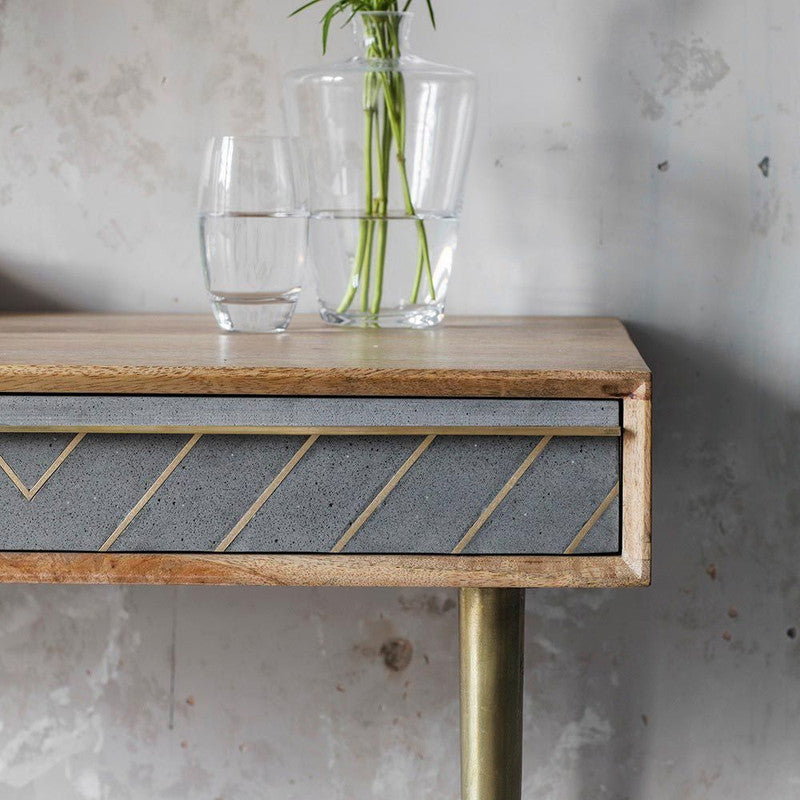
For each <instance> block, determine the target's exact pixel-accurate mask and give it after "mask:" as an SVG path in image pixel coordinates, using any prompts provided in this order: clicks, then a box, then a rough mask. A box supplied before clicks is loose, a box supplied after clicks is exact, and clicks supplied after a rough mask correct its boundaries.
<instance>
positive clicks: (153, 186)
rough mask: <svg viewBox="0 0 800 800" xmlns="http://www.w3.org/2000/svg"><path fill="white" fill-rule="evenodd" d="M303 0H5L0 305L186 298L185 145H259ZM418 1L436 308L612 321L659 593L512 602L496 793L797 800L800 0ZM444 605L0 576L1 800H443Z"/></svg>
mask: <svg viewBox="0 0 800 800" xmlns="http://www.w3.org/2000/svg"><path fill="white" fill-rule="evenodd" d="M417 3H419V6H417ZM299 4H300V3H299V0H294V2H289V0H287V2H286V3H284V2H282V0H281V1H280V2H279V1H278V0H192V2H189V0H116V2H113V3H109V2H103V0H74V2H69V3H66V2H63V1H62V0H6V2H4V3H0V8H2V10H1V11H0V28H2V43H0V308H3V309H13V310H19V309H26V308H27V309H40V308H43V307H47V308H64V309H73V310H81V309H99V310H114V309H123V310H131V311H137V310H171V309H176V310H201V309H204V308H205V307H206V306H205V298H204V295H203V286H202V280H201V277H200V265H199V260H198V247H197V231H196V224H195V219H194V211H195V208H194V205H195V184H196V176H197V172H198V170H199V163H200V154H201V151H202V143H203V140H204V138H205V137H206V136H207V135H210V134H212V133H258V132H266V133H269V132H279V129H280V126H281V123H280V114H279V112H278V109H279V96H278V95H279V82H280V75H281V73H282V72H283V71H284V70H286V69H288V68H290V67H298V66H302V65H304V64H310V63H315V62H316V61H317V60H318V59H319V58H320V55H319V51H320V44H319V29H318V25H317V20H318V18H319V16H320V15H319V14H318V13H316V12H309V15H308V16H306V17H305V18H301V19H295V20H287V19H286V16H287V15H288V13H289V12H290V11H291V10H292V9H293V8H294V7H295V6H297V5H299ZM415 6H416V7H417V18H416V20H415V23H414V31H413V40H414V42H415V44H416V47H417V49H418V52H419V53H420V54H422V55H424V56H427V57H431V58H434V59H437V60H440V61H443V62H449V63H453V64H459V65H462V66H465V67H469V68H472V69H473V70H475V71H476V72H477V74H478V76H479V80H480V110H479V118H478V128H477V131H476V139H475V147H474V152H473V158H472V164H471V171H470V175H469V178H468V181H467V186H466V197H465V207H464V217H463V220H462V225H461V236H460V239H459V247H458V254H457V257H456V263H455V268H454V272H453V278H452V281H451V288H450V291H449V293H448V311H449V312H452V313H474V314H491V313H495V314H601V315H603V314H612V315H617V316H621V317H623V318H624V319H625V321H626V322H627V323H628V324H629V327H630V329H631V331H632V334H633V337H634V339H635V341H636V343H637V344H638V345H639V346H640V348H641V349H642V352H643V354H644V356H645V358H646V360H647V361H648V363H649V364H650V366H651V367H652V368H653V370H654V378H655V380H654V386H655V405H654V414H655V419H654V437H655V439H654V464H653V467H654V470H653V477H654V490H655V496H654V519H653V522H654V525H653V528H654V534H655V536H654V543H653V556H654V564H653V586H652V587H651V588H650V589H645V590H624V591H576V590H565V591H558V590H555V591H554V590H544V591H533V592H529V593H528V598H527V636H526V647H525V655H526V668H525V712H524V733H525V745H524V765H523V769H524V789H523V797H524V798H525V800H578V798H580V799H581V800H587V799H589V800H754V798H768V799H769V800H797V797H798V794H799V793H800V767H799V766H798V758H797V751H798V744H797V743H798V742H799V741H800V578H799V577H798V576H799V574H800V570H799V569H798V564H800V536H798V531H799V530H800V488H799V487H800V401H798V398H800V367H798V358H797V353H798V349H797V348H798V344H797V343H798V341H800V315H799V314H798V307H800V271H798V268H797V262H798V242H799V241H800V240H799V239H798V213H800V181H798V178H797V176H798V175H799V174H800V148H798V130H800V108H798V103H797V97H798V94H797V86H798V85H800V60H799V59H798V55H797V49H798V48H797V43H798V41H800V17H798V13H797V3H796V2H794V0H770V1H769V2H767V3H765V2H762V0H742V1H741V2H737V3H732V2H730V0H704V1H703V2H677V1H676V0H659V2H649V3H648V2H633V0H597V2H594V3H584V2H582V3H577V2H576V3H564V2H557V3H555V2H553V3H531V2H529V0H507V2H506V3H503V4H502V6H500V5H498V4H486V3H466V2H463V0H435V2H434V7H435V9H436V12H437V23H438V25H437V31H436V32H435V33H434V32H432V31H430V30H429V26H428V25H427V23H426V22H425V19H424V3H422V2H421V0H415ZM349 45H350V37H349V35H348V33H347V32H339V31H338V30H336V28H335V26H334V28H333V29H332V32H331V47H332V53H331V55H330V56H329V58H331V59H333V58H338V57H340V56H342V55H344V54H345V52H346V51H348V50H349ZM765 156H769V158H770V168H769V171H768V174H767V175H765V174H764V173H763V172H762V170H761V169H760V168H759V166H758V165H759V164H760V163H763V159H764V158H765ZM301 304H302V305H303V307H304V308H306V309H310V308H313V305H314V303H313V297H312V296H311V295H310V293H306V294H305V295H304V296H303V298H302V299H301ZM289 335H291V333H290V334H289ZM411 335H412V336H413V334H411ZM79 450H80V448H79ZM77 453H78V451H76V453H75V454H73V455H77ZM71 458H72V457H71ZM12 489H13V487H12ZM454 600H455V593H453V592H428V591H424V590H418V591H401V590H391V591H381V590H339V589H334V590H311V589H307V590H299V589H294V590H292V589H224V588H215V589H212V588H207V589H203V588H195V589H182V588H177V589H161V588H128V589H124V588H103V587H94V588H81V587H48V586H41V587H20V586H2V587H0V678H1V679H2V687H3V690H2V692H0V721H1V722H2V728H1V729H0V797H2V800H54V798H58V800H154V798H164V799H165V800H220V798H224V800H233V799H234V798H235V799H236V800H239V799H240V798H246V799H247V800H249V799H250V798H261V797H268V798H270V800H272V799H273V798H280V800H307V799H308V798H312V797H313V798H325V800H353V799H354V798H355V800H406V798H409V797H413V798H415V799H416V798H419V800H456V798H457V797H458V792H459V788H458V734H457V717H456V696H457V673H456V653H457V650H456V613H455V610H454V608H453V601H454ZM398 637H402V638H405V639H407V640H408V641H410V642H411V643H412V644H413V647H414V652H413V657H412V660H411V663H410V665H409V667H408V668H407V669H406V670H405V671H403V672H400V673H395V672H392V671H390V670H389V669H388V668H387V667H386V666H385V664H384V663H383V661H382V660H381V657H380V649H381V647H382V645H383V644H384V643H385V642H386V641H387V640H394V639H395V638H398ZM426 657H427V658H426ZM173 676H174V679H173ZM407 682H409V683H408V685H406V683H407ZM171 686H173V687H174V689H173V690H172V691H170V687H171ZM190 699H191V700H192V702H191V703H189V702H188V701H189V700H190Z"/></svg>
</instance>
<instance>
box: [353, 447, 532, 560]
mask: <svg viewBox="0 0 800 800" xmlns="http://www.w3.org/2000/svg"><path fill="white" fill-rule="evenodd" d="M538 442H539V437H529V436H481V437H471V436H470V437H468V436H438V437H437V438H436V439H434V441H433V443H432V444H431V445H430V447H429V448H428V449H427V451H426V452H425V453H424V454H423V455H422V457H421V458H420V459H419V461H417V463H416V464H415V465H414V466H413V467H412V468H411V470H410V471H409V472H408V473H407V475H406V476H405V478H404V479H403V481H402V482H401V483H400V484H399V485H398V486H397V487H395V489H394V491H393V492H392V493H391V494H390V495H389V496H388V497H387V498H386V500H384V502H383V503H382V504H381V505H380V506H379V507H378V509H377V510H376V511H375V513H374V514H373V515H372V516H371V517H370V519H369V520H368V521H367V523H366V524H365V525H364V527H362V528H361V530H360V531H358V533H357V534H356V535H355V536H354V537H353V538H352V539H351V540H350V542H349V543H348V545H347V547H346V548H345V552H348V553H450V552H451V551H452V550H453V548H454V547H455V546H456V545H457V544H458V542H459V540H460V539H461V537H462V536H463V535H464V533H466V531H467V530H468V529H469V527H470V525H472V523H473V522H474V521H475V519H476V518H477V517H478V515H479V514H480V513H481V511H483V509H484V508H485V507H486V506H487V505H488V504H489V502H490V501H491V500H492V498H493V497H494V496H495V495H496V494H497V492H499V491H500V489H501V488H502V487H503V485H504V484H505V483H506V481H507V480H508V479H509V478H510V477H511V475H512V474H513V473H514V470H516V468H517V467H518V466H519V465H520V463H521V462H522V461H524V460H525V457H526V456H527V455H528V454H529V453H530V452H531V450H532V449H533V448H534V447H535V445H536V444H537V443H538Z"/></svg>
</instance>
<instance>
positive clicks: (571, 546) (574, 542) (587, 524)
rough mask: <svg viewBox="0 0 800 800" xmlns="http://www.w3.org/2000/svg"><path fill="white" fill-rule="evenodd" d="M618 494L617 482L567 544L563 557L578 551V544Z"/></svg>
mask: <svg viewBox="0 0 800 800" xmlns="http://www.w3.org/2000/svg"><path fill="white" fill-rule="evenodd" d="M618 494H619V481H617V482H616V483H615V484H614V486H613V487H612V489H611V491H610V492H609V493H608V494H607V495H606V496H605V497H604V498H603V502H602V503H600V505H599V506H597V508H596V509H595V510H594V513H593V514H592V516H591V517H589V519H587V520H586V522H585V524H584V526H583V527H582V528H581V529H580V530H579V531H578V534H577V536H576V537H575V538H574V539H573V540H572V541H571V542H570V543H569V545H568V546H567V549H566V550H565V551H564V555H565V556H568V555H572V553H574V552H575V551H576V550H577V549H578V546H579V545H580V543H581V542H582V541H583V540H584V539H585V538H586V534H587V533H589V531H590V530H591V529H592V528H593V527H594V526H595V523H596V522H597V520H599V519H600V517H602V516H603V513H604V512H605V510H606V509H607V508H608V507H609V506H610V505H611V504H612V503H613V502H614V500H615V499H616V497H617V495H618Z"/></svg>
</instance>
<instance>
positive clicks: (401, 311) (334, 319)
mask: <svg viewBox="0 0 800 800" xmlns="http://www.w3.org/2000/svg"><path fill="white" fill-rule="evenodd" d="M319 314H320V316H321V317H322V319H323V320H324V321H325V322H327V323H328V324H329V325H341V326H349V327H352V328H415V329H424V328H433V327H435V326H436V325H438V324H439V323H440V322H441V321H442V320H443V319H444V306H443V305H442V304H440V303H431V304H429V305H414V306H405V307H401V308H384V309H381V310H380V311H379V312H378V313H377V314H372V313H370V312H369V311H353V310H347V311H337V310H336V309H333V308H327V307H326V306H324V305H321V306H320V309H319Z"/></svg>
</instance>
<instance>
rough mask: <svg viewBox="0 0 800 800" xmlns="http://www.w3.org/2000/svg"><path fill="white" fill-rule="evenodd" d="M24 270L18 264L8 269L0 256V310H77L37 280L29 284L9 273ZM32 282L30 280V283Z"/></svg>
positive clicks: (7, 265)
mask: <svg viewBox="0 0 800 800" xmlns="http://www.w3.org/2000/svg"><path fill="white" fill-rule="evenodd" d="M25 271H26V270H25V268H20V267H19V266H18V265H17V266H15V267H14V269H13V270H12V269H10V268H9V264H8V262H7V261H6V260H5V259H4V258H3V257H2V256H0V312H4V311H13V312H25V311H32V312H33V311H77V310H79V309H77V308H76V307H75V306H74V305H71V304H70V303H67V302H65V301H64V300H62V299H61V298H59V297H58V296H57V294H55V293H53V292H49V291H48V290H47V289H46V288H44V287H42V286H41V284H40V283H39V282H36V284H35V285H30V284H28V283H26V282H24V281H22V280H20V279H19V278H18V277H11V275H10V274H9V273H14V275H15V276H16V275H18V274H19V273H24V272H25ZM33 283H34V282H33V281H31V284H33Z"/></svg>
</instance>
